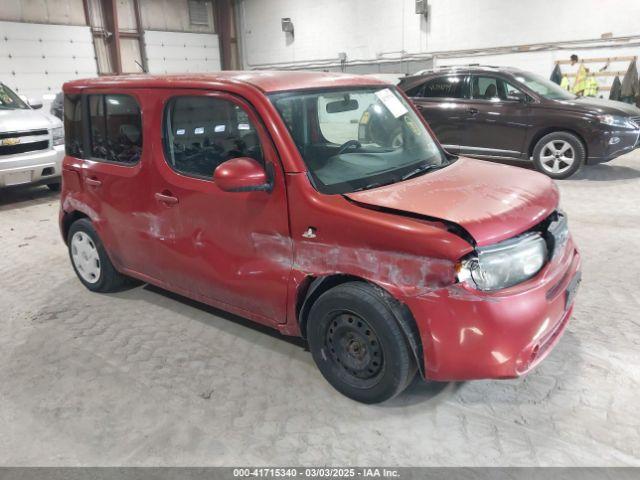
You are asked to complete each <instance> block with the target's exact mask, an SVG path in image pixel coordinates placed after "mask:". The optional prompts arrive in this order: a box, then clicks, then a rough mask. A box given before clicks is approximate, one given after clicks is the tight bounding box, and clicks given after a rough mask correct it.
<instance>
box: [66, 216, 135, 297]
mask: <svg viewBox="0 0 640 480" xmlns="http://www.w3.org/2000/svg"><path fill="white" fill-rule="evenodd" d="M67 245H68V248H69V258H70V259H71V265H73V269H74V270H75V272H76V275H77V276H78V279H79V280H80V281H81V282H82V284H83V285H84V286H85V287H87V288H88V289H89V290H91V291H92V292H101V293H107V292H117V291H119V290H122V289H123V288H125V287H126V286H128V285H129V284H130V283H131V282H130V279H129V278H128V277H126V276H124V275H122V274H121V273H119V272H118V271H117V270H116V269H115V268H114V266H113V264H112V263H111V260H109V256H108V255H107V252H106V250H105V249H104V246H103V245H102V241H100V237H99V236H98V233H97V232H96V231H95V229H94V228H93V225H92V224H91V222H90V221H89V220H88V219H86V218H81V219H79V220H76V221H75V222H73V224H72V225H71V227H70V228H69V233H68V235H67Z"/></svg>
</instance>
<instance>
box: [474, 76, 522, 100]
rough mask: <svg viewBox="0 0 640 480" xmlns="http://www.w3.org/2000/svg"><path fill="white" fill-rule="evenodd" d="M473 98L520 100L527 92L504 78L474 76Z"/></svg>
mask: <svg viewBox="0 0 640 480" xmlns="http://www.w3.org/2000/svg"><path fill="white" fill-rule="evenodd" d="M471 90H472V93H473V98H474V99H477V100H489V101H491V102H499V101H518V100H522V99H526V98H527V94H526V93H524V92H523V91H522V90H520V89H519V88H518V87H515V86H514V85H512V84H511V83H509V82H507V81H506V80H504V79H502V78H497V77H483V76H474V77H472V79H471Z"/></svg>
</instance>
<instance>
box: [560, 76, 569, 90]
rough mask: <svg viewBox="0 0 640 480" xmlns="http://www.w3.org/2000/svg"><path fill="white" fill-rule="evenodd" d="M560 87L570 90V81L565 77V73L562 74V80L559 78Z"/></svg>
mask: <svg viewBox="0 0 640 480" xmlns="http://www.w3.org/2000/svg"><path fill="white" fill-rule="evenodd" d="M560 88H564V89H565V90H571V82H569V77H567V76H566V75H563V76H562V80H560Z"/></svg>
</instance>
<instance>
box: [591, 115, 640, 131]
mask: <svg viewBox="0 0 640 480" xmlns="http://www.w3.org/2000/svg"><path fill="white" fill-rule="evenodd" d="M598 120H600V121H601V122H602V123H604V124H605V125H611V126H612V127H620V128H638V126H637V125H636V124H635V123H634V122H633V121H632V120H631V119H630V118H628V117H620V116H618V115H598Z"/></svg>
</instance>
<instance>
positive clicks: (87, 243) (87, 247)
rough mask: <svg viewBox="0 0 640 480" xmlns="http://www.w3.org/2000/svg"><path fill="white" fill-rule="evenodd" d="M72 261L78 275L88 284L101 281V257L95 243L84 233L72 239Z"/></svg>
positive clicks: (76, 234)
mask: <svg viewBox="0 0 640 480" xmlns="http://www.w3.org/2000/svg"><path fill="white" fill-rule="evenodd" d="M71 259H72V260H73V265H74V266H75V267H76V271H77V272H78V275H80V277H81V278H82V279H83V280H84V281H85V282H87V283H96V282H97V281H98V280H100V272H101V265H100V255H99V254H98V248H97V247H96V244H95V243H94V241H93V240H92V239H91V237H89V235H87V234H86V233H84V232H76V233H74V234H73V237H71Z"/></svg>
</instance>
